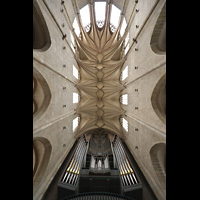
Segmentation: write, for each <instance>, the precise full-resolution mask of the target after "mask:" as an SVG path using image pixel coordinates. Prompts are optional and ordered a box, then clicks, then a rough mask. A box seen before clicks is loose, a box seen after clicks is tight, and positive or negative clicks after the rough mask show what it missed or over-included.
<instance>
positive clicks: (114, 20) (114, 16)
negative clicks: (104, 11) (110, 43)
mask: <svg viewBox="0 0 200 200" xmlns="http://www.w3.org/2000/svg"><path fill="white" fill-rule="evenodd" d="M120 13H121V11H120V9H118V8H117V7H116V6H115V5H112V10H111V16H110V28H111V31H112V32H114V31H115V30H116V28H117V27H118V24H119V17H120Z"/></svg>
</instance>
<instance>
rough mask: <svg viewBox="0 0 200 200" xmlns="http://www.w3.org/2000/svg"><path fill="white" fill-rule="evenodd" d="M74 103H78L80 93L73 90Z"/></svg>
mask: <svg viewBox="0 0 200 200" xmlns="http://www.w3.org/2000/svg"><path fill="white" fill-rule="evenodd" d="M73 103H78V93H75V92H73Z"/></svg>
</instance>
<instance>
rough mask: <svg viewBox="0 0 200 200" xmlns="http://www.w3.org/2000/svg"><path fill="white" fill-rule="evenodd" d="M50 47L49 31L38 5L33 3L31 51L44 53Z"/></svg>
mask: <svg viewBox="0 0 200 200" xmlns="http://www.w3.org/2000/svg"><path fill="white" fill-rule="evenodd" d="M50 46H51V39H50V35H49V30H48V27H47V25H46V22H45V19H44V17H43V15H42V12H41V10H40V7H39V5H38V3H37V2H36V1H35V0H34V1H33V49H34V50H37V51H46V50H47V49H49V47H50Z"/></svg>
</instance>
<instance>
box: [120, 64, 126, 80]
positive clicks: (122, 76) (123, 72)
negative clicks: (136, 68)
mask: <svg viewBox="0 0 200 200" xmlns="http://www.w3.org/2000/svg"><path fill="white" fill-rule="evenodd" d="M127 77H128V66H126V67H125V69H124V70H123V71H122V75H121V81H123V80H125V79H126V78H127Z"/></svg>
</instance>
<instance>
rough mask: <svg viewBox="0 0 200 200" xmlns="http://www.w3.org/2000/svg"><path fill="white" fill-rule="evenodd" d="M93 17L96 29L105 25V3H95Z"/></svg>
mask: <svg viewBox="0 0 200 200" xmlns="http://www.w3.org/2000/svg"><path fill="white" fill-rule="evenodd" d="M94 8H95V17H96V23H97V26H98V28H102V27H103V25H104V23H105V16H106V2H95V5H94Z"/></svg>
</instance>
